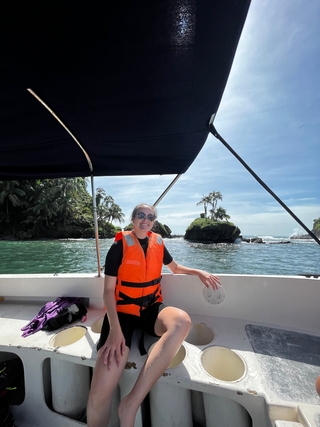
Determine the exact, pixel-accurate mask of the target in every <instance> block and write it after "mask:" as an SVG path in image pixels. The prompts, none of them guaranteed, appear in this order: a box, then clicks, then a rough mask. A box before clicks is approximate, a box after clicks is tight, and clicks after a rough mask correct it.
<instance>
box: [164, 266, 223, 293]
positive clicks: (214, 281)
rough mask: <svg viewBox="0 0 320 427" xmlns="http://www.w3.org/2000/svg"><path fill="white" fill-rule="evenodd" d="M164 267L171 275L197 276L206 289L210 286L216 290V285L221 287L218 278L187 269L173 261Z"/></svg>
mask: <svg viewBox="0 0 320 427" xmlns="http://www.w3.org/2000/svg"><path fill="white" fill-rule="evenodd" d="M166 267H168V268H169V270H171V271H172V273H173V274H192V275H196V276H198V277H199V279H200V280H201V282H202V283H203V284H204V285H205V286H206V287H207V288H209V286H212V288H213V289H218V285H221V283H220V280H219V277H217V276H214V275H213V274H210V273H207V272H206V271H203V270H197V269H196V268H189V267H185V266H184V265H180V264H177V263H176V262H175V260H174V259H173V260H172V261H171V262H170V264H168V265H167V266H166Z"/></svg>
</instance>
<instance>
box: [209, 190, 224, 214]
mask: <svg viewBox="0 0 320 427" xmlns="http://www.w3.org/2000/svg"><path fill="white" fill-rule="evenodd" d="M208 197H210V204H211V205H212V210H213V211H215V210H216V206H217V203H218V200H221V201H222V194H221V193H220V191H212V193H209V196H208Z"/></svg>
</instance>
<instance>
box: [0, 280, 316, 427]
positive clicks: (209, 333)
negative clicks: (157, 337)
mask: <svg viewBox="0 0 320 427" xmlns="http://www.w3.org/2000/svg"><path fill="white" fill-rule="evenodd" d="M220 278H221V283H222V286H223V290H224V293H225V298H224V300H223V301H222V302H221V303H220V304H211V303H210V302H208V299H210V298H207V299H206V298H205V297H204V295H203V292H202V291H203V285H202V283H201V282H200V281H199V279H198V278H197V277H196V276H185V275H175V276H174V275H169V274H165V275H164V276H163V279H162V289H163V298H164V302H165V303H166V304H167V305H173V306H176V307H179V308H181V309H184V310H185V311H187V312H188V313H189V315H190V317H191V320H192V323H193V327H192V329H191V333H190V334H189V336H188V337H187V339H186V342H185V343H184V344H183V348H182V349H181V351H180V352H179V354H178V355H177V358H176V360H175V363H174V364H175V365H176V366H175V367H171V368H168V369H167V370H166V372H165V374H164V375H163V376H162V377H161V378H160V380H159V381H158V382H157V384H156V385H155V387H154V388H153V389H152V391H151V393H150V396H149V407H150V419H151V422H152V426H153V427H160V426H162V425H165V424H166V425H167V426H173V427H174V426H178V425H181V424H184V425H185V426H188V425H189V426H192V425H197V426H199V425H202V426H207V427H214V426H218V425H219V426H221V427H227V426H229V425H230V426H231V425H234V426H239V427H249V426H251V425H252V426H254V427H269V426H273V425H274V426H279V427H280V426H281V427H282V426H283V427H285V426H287V427H289V426H299V423H300V424H301V425H304V426H311V427H319V426H320V397H318V395H317V394H316V391H315V381H316V378H317V377H318V376H319V375H320V363H318V362H319V358H320V330H319V325H320V310H319V301H320V279H317V278H304V277H294V276H292V277H288V276H245V275H241V276H240V275H220ZM102 292H103V278H98V277H93V275H88V274H82V275H58V276H53V275H2V276H0V296H4V297H5V300H4V301H2V302H0V304H1V305H0V327H1V338H0V361H1V360H5V359H6V358H8V357H16V356H18V357H19V358H20V359H21V360H22V362H23V366H24V377H25V399H24V401H23V403H22V404H21V405H17V406H12V407H11V410H12V412H13V413H14V416H15V419H16V424H17V425H18V426H19V427H31V426H32V427H36V426H39V427H40V426H41V427H44V426H48V427H51V426H52V427H56V426H64V427H69V426H70V427H71V426H77V425H84V424H83V423H82V422H79V421H76V420H74V419H73V418H75V417H76V415H77V413H79V412H81V410H82V409H83V408H84V407H85V402H86V399H87V395H88V391H89V386H90V375H91V372H92V369H93V368H94V365H95V360H96V357H97V353H96V344H97V341H98V339H99V327H100V325H101V319H102V317H103V316H104V309H103V301H102ZM59 296H75V297H82V298H87V301H88V304H89V308H88V316H87V320H86V321H85V322H84V323H81V322H79V323H74V324H72V325H71V326H70V327H69V328H70V330H68V331H67V332H64V334H67V336H66V338H65V341H64V342H59V341H52V340H51V339H52V337H54V336H55V335H56V334H57V333H58V332H59V331H54V332H50V333H49V332H44V331H40V332H38V333H36V334H34V335H31V336H30V337H28V338H22V337H21V331H20V329H21V327H23V326H25V325H26V324H27V323H28V322H29V321H30V320H31V319H32V318H33V317H34V316H35V315H36V314H37V313H38V311H39V309H40V308H41V307H42V306H43V305H44V303H46V302H48V301H53V300H55V299H56V298H57V297H59ZM74 326H80V327H81V329H79V328H78V329H74ZM64 329H65V328H64ZM138 338H139V336H138V334H136V335H135V336H134V344H133V348H132V350H131V353H130V356H129V362H130V363H129V366H128V368H129V369H127V370H125V371H124V374H123V376H122V379H121V381H120V385H119V386H120V387H119V389H118V391H117V395H116V396H115V402H114V403H115V404H114V407H115V408H116V406H117V401H118V400H119V398H120V396H122V395H125V394H126V393H127V392H128V391H129V390H130V388H131V386H132V383H133V382H134V381H135V379H136V377H137V375H138V374H139V371H140V369H141V367H142V365H143V363H144V361H145V359H146V356H140V353H139V351H138V348H137V341H138ZM72 341H75V342H72ZM71 342H72V343H71ZM153 342H154V338H151V337H146V340H145V344H146V348H147V347H148V346H150V345H151V344H152V343H153ZM146 419H147V418H146V417H145V416H144V411H143V410H142V411H139V412H138V414H137V419H136V427H138V426H142V425H143V422H144V425H146V421H145V420H146ZM110 425H112V426H117V425H118V420H117V415H116V409H115V410H114V413H113V417H112V420H111V423H110Z"/></svg>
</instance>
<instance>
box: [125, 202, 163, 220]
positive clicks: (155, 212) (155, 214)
mask: <svg viewBox="0 0 320 427" xmlns="http://www.w3.org/2000/svg"><path fill="white" fill-rule="evenodd" d="M141 208H149V209H152V210H153V213H154V219H156V218H157V211H156V208H154V207H153V206H150V205H148V204H147V203H140V204H139V205H137V206H136V207H135V208H134V209H133V211H132V214H131V219H133V218H134V217H135V216H136V215H137V213H138V210H139V209H141Z"/></svg>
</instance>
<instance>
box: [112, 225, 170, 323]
mask: <svg viewBox="0 0 320 427" xmlns="http://www.w3.org/2000/svg"><path fill="white" fill-rule="evenodd" d="M148 235H149V243H148V249H147V254H146V255H145V254H144V251H143V249H142V247H141V245H140V243H139V241H138V239H137V237H136V236H135V235H134V233H132V232H122V233H118V234H117V236H116V238H115V241H117V240H120V239H121V238H122V242H123V258H122V263H121V265H120V267H119V270H118V277H117V279H118V280H117V285H116V292H115V296H116V304H117V311H118V312H122V313H128V314H133V315H135V316H140V313H141V311H142V310H144V309H145V308H146V307H148V306H150V305H152V304H154V303H155V302H161V301H162V295H161V288H160V281H161V270H162V263H163V251H164V246H163V242H162V237H161V236H159V235H157V234H155V233H148Z"/></svg>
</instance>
